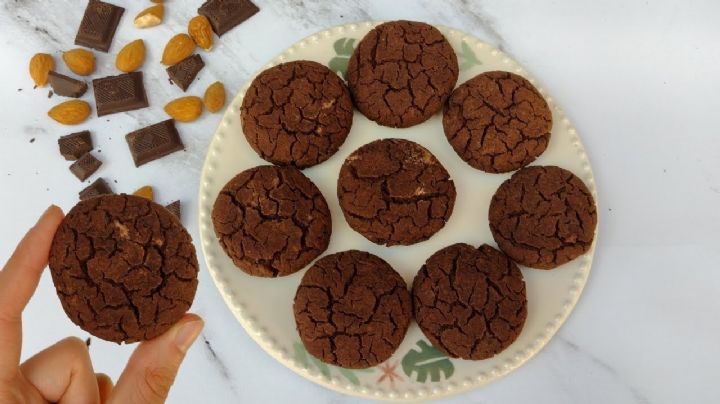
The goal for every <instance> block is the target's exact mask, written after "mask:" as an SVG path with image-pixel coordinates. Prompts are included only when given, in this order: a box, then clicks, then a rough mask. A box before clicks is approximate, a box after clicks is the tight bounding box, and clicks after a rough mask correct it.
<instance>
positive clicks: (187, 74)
mask: <svg viewBox="0 0 720 404" xmlns="http://www.w3.org/2000/svg"><path fill="white" fill-rule="evenodd" d="M203 67H205V62H203V60H202V58H201V57H200V55H198V54H195V55H192V56H188V57H186V58H185V59H183V60H181V61H180V62H178V63H177V64H174V65H172V66H170V67H168V68H167V74H168V76H169V77H170V81H171V82H173V83H175V84H176V85H177V86H178V87H180V88H181V89H182V90H183V91H185V90H187V89H188V87H190V84H192V82H193V80H195V76H197V74H198V72H199V71H200V70H202V68H203Z"/></svg>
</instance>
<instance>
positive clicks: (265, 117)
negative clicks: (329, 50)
mask: <svg viewBox="0 0 720 404" xmlns="http://www.w3.org/2000/svg"><path fill="white" fill-rule="evenodd" d="M240 117H241V119H242V129H243V133H244V134H245V138H246V139H247V141H248V143H250V146H252V148H253V149H254V150H255V151H256V152H257V153H258V154H259V155H260V157H262V158H263V159H265V160H267V161H269V162H271V163H274V164H279V165H291V166H294V167H297V168H301V169H302V168H306V167H310V166H313V165H315V164H319V163H322V162H323V161H325V160H327V159H328V158H330V157H331V156H332V155H333V154H335V152H337V151H338V149H339V148H340V146H341V145H342V144H343V142H344V141H345V138H346V137H347V135H348V132H350V127H351V125H352V119H353V106H352V100H351V99H350V92H349V91H348V89H347V87H346V86H345V83H344V82H343V81H342V79H341V78H340V77H338V75H337V74H335V73H334V72H333V71H331V70H330V69H328V68H327V67H325V66H323V65H321V64H319V63H316V62H311V61H307V60H300V61H296V62H288V63H283V64H280V65H277V66H275V67H271V68H269V69H267V70H265V71H263V72H262V73H260V74H259V75H258V76H257V77H256V78H255V80H253V82H252V84H251V85H250V88H248V90H247V92H246V93H245V97H244V98H243V102H242V107H241V109H240Z"/></svg>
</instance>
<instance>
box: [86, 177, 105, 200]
mask: <svg viewBox="0 0 720 404" xmlns="http://www.w3.org/2000/svg"><path fill="white" fill-rule="evenodd" d="M111 194H113V191H112V189H110V185H108V184H107V182H105V180H104V179H102V178H98V179H96V180H95V181H94V182H93V183H92V184H90V185H88V186H87V187H85V188H84V189H83V190H82V191H80V192H79V193H78V195H79V196H80V200H81V201H84V200H86V199H90V198H93V197H96V196H100V195H111Z"/></svg>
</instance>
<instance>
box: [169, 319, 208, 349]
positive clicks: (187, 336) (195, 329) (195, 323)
mask: <svg viewBox="0 0 720 404" xmlns="http://www.w3.org/2000/svg"><path fill="white" fill-rule="evenodd" d="M203 325H204V323H203V321H202V320H192V321H188V322H187V323H185V324H183V325H181V326H180V328H179V329H178V331H177V334H175V345H177V347H178V348H179V349H180V350H181V351H183V352H187V350H188V349H190V345H192V343H193V342H195V339H197V337H198V335H200V331H202V329H203Z"/></svg>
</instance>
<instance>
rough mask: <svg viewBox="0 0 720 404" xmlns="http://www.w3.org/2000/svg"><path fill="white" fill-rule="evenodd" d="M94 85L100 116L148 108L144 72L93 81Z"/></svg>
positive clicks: (96, 104) (96, 105) (96, 106)
mask: <svg viewBox="0 0 720 404" xmlns="http://www.w3.org/2000/svg"><path fill="white" fill-rule="evenodd" d="M92 83H93V91H94V93H95V108H96V109H97V114H98V116H103V115H108V114H114V113H116V112H125V111H132V110H135V109H140V108H145V107H147V106H148V100H147V96H146V94H145V86H144V85H143V74H142V72H132V73H125V74H121V75H118V76H108V77H103V78H101V79H95V80H93V82H92Z"/></svg>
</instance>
